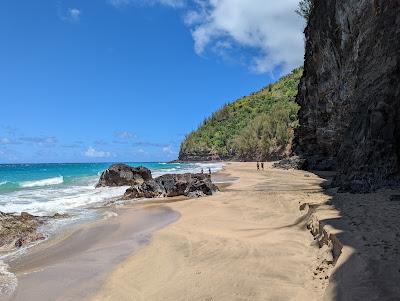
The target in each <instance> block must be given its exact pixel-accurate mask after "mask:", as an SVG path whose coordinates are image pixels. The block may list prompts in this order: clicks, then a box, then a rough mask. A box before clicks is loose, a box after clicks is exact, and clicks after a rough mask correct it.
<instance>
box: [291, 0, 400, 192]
mask: <svg viewBox="0 0 400 301" xmlns="http://www.w3.org/2000/svg"><path fill="white" fill-rule="evenodd" d="M305 35H306V54H305V64H304V74H303V77H302V79H301V82H300V85H299V94H298V96H297V99H296V101H297V103H298V104H299V105H300V106H301V109H300V111H299V123H300V127H299V128H298V129H297V131H296V134H295V152H296V153H297V154H299V155H302V156H303V157H304V158H306V159H307V163H308V168H310V169H320V170H321V169H322V170H329V169H337V171H338V175H337V176H336V179H335V181H334V182H335V183H336V184H337V185H339V186H340V187H342V188H343V189H346V190H352V191H369V190H373V189H375V188H378V187H382V186H386V185H391V184H397V183H399V171H400V161H399V159H400V157H399V156H400V112H399V111H400V62H399V61H400V1H399V0H389V1H387V0H331V1H325V0H315V1H314V7H313V9H312V12H311V15H310V19H309V22H308V25H307V28H306V29H305Z"/></svg>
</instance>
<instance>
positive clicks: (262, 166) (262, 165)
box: [261, 162, 264, 170]
mask: <svg viewBox="0 0 400 301" xmlns="http://www.w3.org/2000/svg"><path fill="white" fill-rule="evenodd" d="M261 169H262V170H264V162H261Z"/></svg>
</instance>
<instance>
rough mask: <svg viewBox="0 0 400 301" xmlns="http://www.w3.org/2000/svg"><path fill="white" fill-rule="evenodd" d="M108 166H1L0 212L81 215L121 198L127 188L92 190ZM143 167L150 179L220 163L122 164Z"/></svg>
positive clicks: (69, 164)
mask: <svg viewBox="0 0 400 301" xmlns="http://www.w3.org/2000/svg"><path fill="white" fill-rule="evenodd" d="M111 164H112V163H76V164H75V163H65V164H2V165H0V211H2V212H7V213H10V212H15V213H19V212H23V211H25V212H29V213H31V214H35V215H52V214H55V213H68V214H72V215H82V214H85V213H88V212H89V211H88V210H86V209H87V208H89V207H90V206H95V205H96V204H101V203H102V202H104V201H107V200H110V199H112V198H115V197H118V196H121V195H122V194H123V193H124V191H125V190H126V188H127V187H113V188H110V187H105V188H95V185H96V183H97V181H98V179H99V176H100V175H101V173H102V172H103V171H104V170H105V169H107V168H108V167H109V166H110V165H111ZM126 164H128V165H130V166H145V167H147V168H149V169H150V170H151V171H152V174H153V177H157V176H160V175H162V174H166V173H185V172H200V171H201V169H204V171H205V172H208V168H211V170H212V171H213V172H215V171H218V170H220V169H221V168H222V164H221V163H163V162H159V163H144V162H143V163H142V162H137V163H126Z"/></svg>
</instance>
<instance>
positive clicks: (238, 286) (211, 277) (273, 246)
mask: <svg viewBox="0 0 400 301" xmlns="http://www.w3.org/2000/svg"><path fill="white" fill-rule="evenodd" d="M268 166H269V165H268ZM223 173H225V174H227V175H229V176H230V177H235V178H239V181H236V182H234V183H233V184H232V185H230V186H228V187H225V188H224V189H223V191H222V192H220V193H217V194H215V195H213V196H211V197H207V198H202V199H196V200H186V201H183V202H176V203H170V204H168V207H170V208H171V209H173V210H174V211H177V212H179V213H180V214H181V218H180V219H179V220H178V221H177V222H175V223H173V224H171V225H169V226H168V227H166V228H163V229H161V230H160V231H157V232H156V233H155V234H154V236H153V238H152V241H151V243H150V244H149V245H147V246H146V247H144V248H142V249H140V250H139V251H138V252H137V253H136V254H135V255H133V256H130V257H129V258H127V259H126V260H124V261H123V262H122V263H121V264H120V265H118V266H117V267H116V269H115V270H114V271H113V272H112V273H111V274H110V275H109V276H108V277H107V279H106V281H105V283H104V284H103V286H102V288H101V289H100V290H99V291H98V292H97V293H96V294H94V295H93V296H92V298H91V300H163V301H164V300H171V301H172V300H173V301H176V300H229V301H231V300H321V299H322V297H323V294H324V291H325V289H326V287H327V285H328V281H329V280H328V279H325V277H319V275H318V276H316V275H315V274H314V272H315V271H316V270H317V269H318V268H319V267H320V264H321V262H325V261H326V260H330V259H331V257H332V254H331V250H330V249H329V248H319V247H318V245H317V243H316V241H315V240H314V239H313V236H312V235H311V234H310V233H309V231H308V230H306V223H307V218H306V217H307V216H308V215H307V214H306V212H304V211H303V212H302V211H300V210H299V207H300V205H301V204H302V203H305V202H309V201H310V199H311V200H313V202H323V201H325V197H324V195H323V194H322V193H321V192H322V189H321V187H320V185H321V183H322V182H323V179H321V178H319V177H318V176H315V175H313V174H310V173H307V172H303V171H283V170H276V169H267V170H266V171H263V172H261V171H260V172H257V171H256V170H255V166H254V164H252V163H227V165H226V168H225V170H224V171H223ZM324 272H325V273H327V274H328V273H329V270H325V271H324ZM320 278H321V279H320Z"/></svg>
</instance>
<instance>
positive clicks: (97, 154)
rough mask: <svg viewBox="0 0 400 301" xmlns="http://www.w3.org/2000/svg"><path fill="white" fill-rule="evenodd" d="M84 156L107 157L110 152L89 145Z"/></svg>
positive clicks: (109, 155)
mask: <svg viewBox="0 0 400 301" xmlns="http://www.w3.org/2000/svg"><path fill="white" fill-rule="evenodd" d="M85 156H86V157H90V158H109V157H111V156H112V154H111V153H110V152H105V151H98V150H96V149H95V148H93V147H89V148H88V149H87V150H86V152H85Z"/></svg>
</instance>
